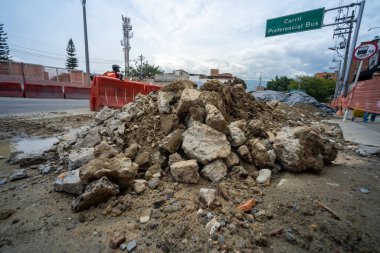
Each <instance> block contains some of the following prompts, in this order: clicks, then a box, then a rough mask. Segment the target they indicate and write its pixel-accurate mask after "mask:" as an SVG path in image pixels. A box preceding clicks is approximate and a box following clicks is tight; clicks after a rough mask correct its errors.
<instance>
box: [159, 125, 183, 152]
mask: <svg viewBox="0 0 380 253" xmlns="http://www.w3.org/2000/svg"><path fill="white" fill-rule="evenodd" d="M183 133H184V130H183V129H177V130H175V131H173V132H171V133H170V134H169V135H168V136H166V137H164V138H163V139H162V141H161V144H160V147H161V148H162V149H163V150H165V151H166V152H169V154H173V153H175V152H176V151H177V149H178V148H179V146H180V145H181V143H182V134H183Z"/></svg>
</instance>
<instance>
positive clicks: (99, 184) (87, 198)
mask: <svg viewBox="0 0 380 253" xmlns="http://www.w3.org/2000/svg"><path fill="white" fill-rule="evenodd" d="M117 194H119V187H118V186H117V185H115V184H113V183H111V182H110V181H109V180H108V179H107V177H102V178H101V179H99V180H96V181H94V182H92V183H90V184H89V185H88V186H87V187H86V190H85V191H84V193H83V194H81V195H80V196H78V197H77V198H75V199H74V200H73V202H72V204H71V208H72V209H73V210H74V211H75V212H79V211H82V210H86V209H88V208H90V207H91V206H93V205H98V204H100V203H103V202H106V201H107V200H108V199H109V198H111V197H113V196H116V195H117Z"/></svg>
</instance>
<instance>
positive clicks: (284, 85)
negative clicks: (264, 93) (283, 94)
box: [267, 75, 293, 91]
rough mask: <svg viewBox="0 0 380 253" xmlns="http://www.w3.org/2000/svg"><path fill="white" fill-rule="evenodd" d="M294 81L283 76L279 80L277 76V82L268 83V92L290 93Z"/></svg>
mask: <svg viewBox="0 0 380 253" xmlns="http://www.w3.org/2000/svg"><path fill="white" fill-rule="evenodd" d="M291 81H293V79H290V78H288V77H286V76H281V77H280V78H278V76H277V75H276V78H275V80H273V79H272V80H270V81H268V83H267V89H268V90H275V91H288V89H289V85H290V83H291Z"/></svg>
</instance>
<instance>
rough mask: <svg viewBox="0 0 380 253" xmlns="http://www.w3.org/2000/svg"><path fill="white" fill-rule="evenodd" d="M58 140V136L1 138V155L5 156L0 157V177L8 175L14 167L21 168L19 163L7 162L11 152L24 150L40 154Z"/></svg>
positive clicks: (27, 152) (28, 152)
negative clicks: (11, 163)
mask: <svg viewBox="0 0 380 253" xmlns="http://www.w3.org/2000/svg"><path fill="white" fill-rule="evenodd" d="M56 142H58V139H57V137H48V138H42V137H40V138H38V137H32V138H21V139H12V140H0V156H4V158H3V159H0V177H8V176H9V174H10V173H12V172H13V170H14V169H18V168H19V166H18V165H10V164H9V163H7V160H8V159H9V158H10V154H11V153H13V152H16V151H22V152H24V153H25V154H40V153H42V152H44V151H46V150H48V149H50V148H51V147H52V146H53V145H54V144H55V143H56Z"/></svg>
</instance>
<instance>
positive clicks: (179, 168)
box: [170, 160, 199, 183]
mask: <svg viewBox="0 0 380 253" xmlns="http://www.w3.org/2000/svg"><path fill="white" fill-rule="evenodd" d="M170 172H171V174H172V176H173V177H174V179H175V180H176V181H177V182H184V183H197V182H198V179H199V174H198V163H197V161H196V160H187V161H180V162H176V163H173V164H172V165H170Z"/></svg>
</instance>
